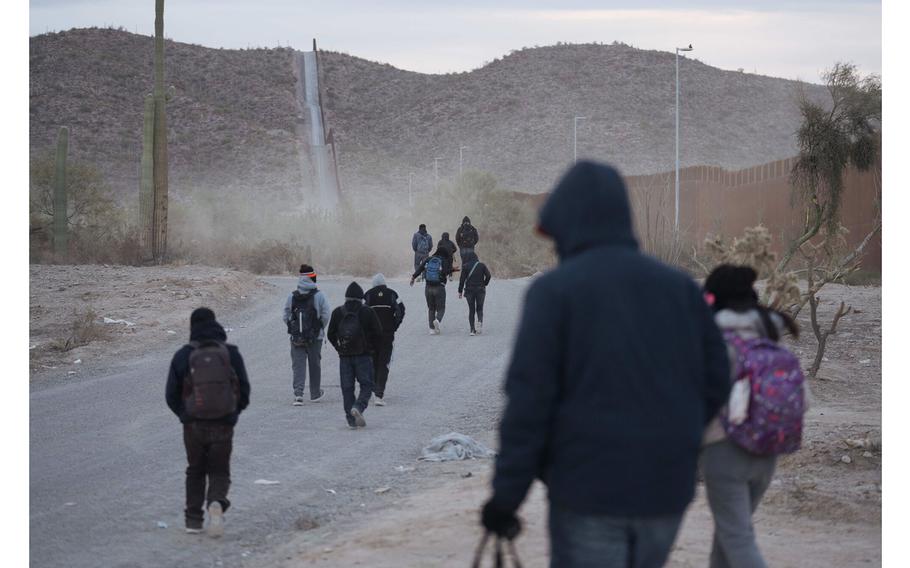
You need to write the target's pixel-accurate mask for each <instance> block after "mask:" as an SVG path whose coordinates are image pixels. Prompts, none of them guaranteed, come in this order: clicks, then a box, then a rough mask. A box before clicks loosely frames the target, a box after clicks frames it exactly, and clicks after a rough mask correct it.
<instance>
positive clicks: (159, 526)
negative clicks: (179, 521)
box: [158, 521, 167, 529]
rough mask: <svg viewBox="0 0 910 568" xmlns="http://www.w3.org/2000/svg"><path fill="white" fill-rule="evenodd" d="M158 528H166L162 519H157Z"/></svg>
mask: <svg viewBox="0 0 910 568" xmlns="http://www.w3.org/2000/svg"><path fill="white" fill-rule="evenodd" d="M158 528H159V529H166V528H167V523H165V522H164V521H158Z"/></svg>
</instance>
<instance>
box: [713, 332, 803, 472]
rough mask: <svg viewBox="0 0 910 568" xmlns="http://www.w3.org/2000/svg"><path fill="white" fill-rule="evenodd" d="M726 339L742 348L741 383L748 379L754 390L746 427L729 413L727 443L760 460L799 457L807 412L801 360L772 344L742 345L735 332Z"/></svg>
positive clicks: (722, 418)
mask: <svg viewBox="0 0 910 568" xmlns="http://www.w3.org/2000/svg"><path fill="white" fill-rule="evenodd" d="M724 338H725V339H726V340H727V342H729V343H730V344H732V345H733V346H734V347H735V348H736V352H737V361H736V376H737V380H739V379H743V378H747V377H748V379H749V386H750V389H749V391H750V395H749V411H748V414H747V416H746V419H745V421H744V422H742V423H741V424H733V423H731V422H730V420H729V418H728V416H727V409H726V408H724V410H722V411H721V413H720V421H721V424H722V425H723V427H724V431H725V432H726V434H727V437H728V438H729V439H730V440H732V441H733V442H735V443H736V444H737V445H739V446H740V447H742V448H743V449H745V450H746V451H748V452H750V453H753V454H757V455H762V456H767V455H777V454H789V453H792V452H795V451H796V450H798V449H799V446H800V442H801V440H802V434H803V413H804V412H805V408H806V405H805V400H804V393H803V381H804V380H805V379H804V377H803V372H802V370H801V369H800V366H799V359H797V358H796V355H794V354H793V353H791V352H790V351H789V350H788V349H786V348H784V347H781V346H780V345H778V344H777V343H775V342H774V341H771V340H770V339H742V338H740V337H739V336H738V335H737V334H736V333H734V332H726V333H725V334H724Z"/></svg>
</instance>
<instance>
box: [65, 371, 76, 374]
mask: <svg viewBox="0 0 910 568" xmlns="http://www.w3.org/2000/svg"><path fill="white" fill-rule="evenodd" d="M66 374H67V375H75V374H76V371H67V372H66Z"/></svg>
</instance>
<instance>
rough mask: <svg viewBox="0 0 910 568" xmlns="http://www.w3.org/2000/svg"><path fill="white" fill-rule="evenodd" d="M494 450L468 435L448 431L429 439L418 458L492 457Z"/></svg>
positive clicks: (434, 460)
mask: <svg viewBox="0 0 910 568" xmlns="http://www.w3.org/2000/svg"><path fill="white" fill-rule="evenodd" d="M495 455H496V452H494V451H493V450H491V449H490V448H488V447H486V446H484V445H483V444H481V443H480V442H478V441H476V440H475V439H474V438H472V437H470V436H465V435H464V434H459V433H458V432H449V433H448V434H444V435H442V436H437V437H435V438H433V439H432V440H430V445H429V446H427V447H425V448H424V449H423V450H421V452H420V457H419V458H417V459H418V460H422V461H433V462H442V461H453V460H466V459H476V458H492V457H493V456H495Z"/></svg>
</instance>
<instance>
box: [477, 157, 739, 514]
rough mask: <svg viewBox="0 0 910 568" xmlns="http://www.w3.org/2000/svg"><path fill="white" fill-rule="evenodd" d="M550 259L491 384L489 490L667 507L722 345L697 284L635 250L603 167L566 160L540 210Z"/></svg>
mask: <svg viewBox="0 0 910 568" xmlns="http://www.w3.org/2000/svg"><path fill="white" fill-rule="evenodd" d="M540 230H541V231H542V232H544V233H546V234H547V235H549V236H550V237H552V238H553V239H554V240H555V242H556V247H557V252H558V254H559V258H560V264H559V266H558V267H557V268H555V269H554V270H552V271H550V272H548V273H546V274H544V275H542V276H540V277H539V278H538V279H537V280H536V281H534V282H533V284H532V285H531V286H530V289H529V290H528V292H527V295H526V298H525V305H524V311H523V315H522V319H521V325H520V327H519V331H518V337H517V340H516V343H515V348H514V352H513V354H512V361H511V363H510V366H509V369H508V375H507V377H506V382H505V392H506V396H507V398H508V402H507V405H506V409H505V413H504V415H503V418H502V423H501V425H500V454H499V456H498V458H497V460H496V473H495V478H494V480H493V491H494V494H493V500H494V501H495V502H497V503H498V504H499V505H500V506H501V507H503V508H506V509H511V510H514V509H517V507H518V506H519V505H520V504H521V502H522V501H523V500H524V498H525V495H526V493H527V491H528V488H529V486H530V485H531V483H532V482H533V480H534V479H535V478H537V477H539V478H541V479H542V480H543V481H544V482H545V483H546V484H547V486H548V492H549V499H550V503H551V506H557V507H561V508H564V509H568V510H571V511H575V512H578V513H583V514H585V513H586V514H603V515H614V516H655V515H664V514H673V513H680V512H682V511H684V510H685V508H686V505H687V504H688V503H689V502H690V501H691V500H692V497H693V495H694V490H695V468H696V459H697V456H698V452H699V445H700V442H701V438H702V431H703V429H704V427H705V425H706V424H707V423H708V421H709V420H710V419H711V418H712V417H713V416H714V415H715V414H716V413H717V411H718V410H719V408H720V407H721V406H722V405H723V404H724V403H725V402H726V399H727V394H728V392H729V389H730V385H729V368H728V366H727V365H728V363H727V352H726V348H725V346H724V342H723V339H722V337H721V334H720V332H719V331H718V328H717V326H716V325H715V324H714V319H713V317H712V315H711V311H710V309H709V308H708V306H707V305H706V303H705V301H704V300H703V298H702V295H701V293H700V291H699V287H698V285H697V284H696V283H695V282H694V281H693V280H692V279H691V278H689V277H688V276H687V275H686V274H684V273H682V272H680V271H678V270H675V269H673V268H670V267H668V266H666V265H664V264H662V263H660V262H658V261H657V260H655V259H653V258H650V257H648V256H646V255H644V254H642V253H640V252H639V251H638V244H637V242H636V240H635V237H634V235H633V232H632V221H631V213H630V209H629V202H628V197H627V195H626V189H625V186H624V184H623V182H622V180H621V178H620V177H619V174H618V173H617V172H616V170H614V169H612V168H610V167H608V166H604V165H599V164H595V163H592V162H579V163H578V164H577V165H576V166H575V167H573V168H572V169H571V170H570V171H569V172H568V173H567V174H566V175H565V177H563V179H562V180H561V181H560V182H559V184H558V185H557V187H556V189H555V190H554V191H553V193H552V195H551V196H550V197H549V199H548V200H547V202H546V204H545V205H544V207H543V209H542V210H541V213H540Z"/></svg>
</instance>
